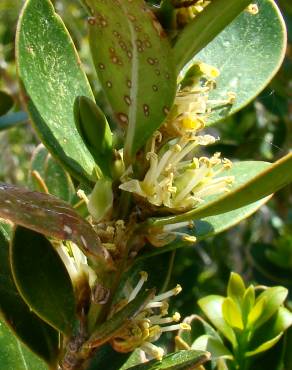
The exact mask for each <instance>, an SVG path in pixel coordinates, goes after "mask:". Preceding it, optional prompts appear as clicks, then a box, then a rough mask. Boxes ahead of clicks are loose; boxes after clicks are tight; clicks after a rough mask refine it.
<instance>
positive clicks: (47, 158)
mask: <svg viewBox="0 0 292 370" xmlns="http://www.w3.org/2000/svg"><path fill="white" fill-rule="evenodd" d="M39 178H40V179H39ZM28 181H29V185H30V188H31V189H32V190H36V191H40V192H44V190H45V189H44V187H43V185H42V182H43V183H44V184H45V186H46V188H47V191H48V192H49V193H50V194H52V195H55V196H56V197H58V198H60V199H63V200H65V201H67V202H69V203H70V202H71V201H72V199H73V197H74V195H75V188H74V185H73V182H72V179H71V177H70V175H69V174H68V173H67V172H66V171H65V170H64V169H63V167H62V166H61V165H60V164H59V163H58V162H56V161H55V159H54V158H53V157H52V156H51V155H50V154H49V153H48V151H47V149H46V148H45V147H44V146H43V145H42V144H40V145H38V146H37V147H36V149H35V150H34V152H33V156H32V159H31V164H30V172H29V178H28Z"/></svg>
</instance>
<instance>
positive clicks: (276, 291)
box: [255, 286, 288, 328]
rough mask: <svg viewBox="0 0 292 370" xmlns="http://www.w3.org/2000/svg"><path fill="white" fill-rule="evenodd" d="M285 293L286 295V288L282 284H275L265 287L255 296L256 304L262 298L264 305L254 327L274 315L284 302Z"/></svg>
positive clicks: (257, 326)
mask: <svg viewBox="0 0 292 370" xmlns="http://www.w3.org/2000/svg"><path fill="white" fill-rule="evenodd" d="M287 295H288V289H286V288H284V287H282V286H276V287H272V288H268V289H266V290H265V291H264V292H263V293H261V294H260V295H259V296H258V297H257V299H256V304H257V303H258V302H260V301H261V300H262V299H264V300H265V305H264V308H263V312H262V314H261V316H260V317H259V319H258V320H257V321H256V323H255V327H256V328H259V327H260V326H261V325H262V324H264V323H265V322H266V321H267V320H268V319H269V318H270V317H271V316H272V315H274V313H275V312H276V311H277V310H278V309H279V308H280V306H281V305H282V304H283V303H284V301H285V299H286V298H287Z"/></svg>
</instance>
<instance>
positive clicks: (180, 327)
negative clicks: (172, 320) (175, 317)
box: [161, 322, 192, 333]
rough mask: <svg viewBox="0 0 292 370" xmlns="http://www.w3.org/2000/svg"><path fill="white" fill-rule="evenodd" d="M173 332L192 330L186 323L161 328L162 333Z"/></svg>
mask: <svg viewBox="0 0 292 370" xmlns="http://www.w3.org/2000/svg"><path fill="white" fill-rule="evenodd" d="M175 330H192V328H191V326H190V325H189V324H186V323H184V322H183V323H181V324H176V325H169V326H163V327H161V331H162V332H164V333H165V332H167V331H175Z"/></svg>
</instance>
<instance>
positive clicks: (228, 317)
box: [222, 297, 243, 330]
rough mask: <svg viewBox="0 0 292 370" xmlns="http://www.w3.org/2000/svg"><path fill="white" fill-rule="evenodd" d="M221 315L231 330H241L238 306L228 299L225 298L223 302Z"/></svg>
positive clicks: (241, 324) (241, 322)
mask: <svg viewBox="0 0 292 370" xmlns="http://www.w3.org/2000/svg"><path fill="white" fill-rule="evenodd" d="M222 314H223V318H224V320H225V321H226V322H227V323H228V325H230V326H231V327H232V328H236V329H240V330H243V321H242V315H241V311H240V309H239V307H238V305H237V304H236V303H235V302H234V301H233V299H231V298H230V297H227V298H225V299H224V301H223V304H222Z"/></svg>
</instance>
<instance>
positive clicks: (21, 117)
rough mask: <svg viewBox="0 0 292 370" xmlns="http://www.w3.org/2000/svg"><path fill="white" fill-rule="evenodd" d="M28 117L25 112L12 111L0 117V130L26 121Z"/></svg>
mask: <svg viewBox="0 0 292 370" xmlns="http://www.w3.org/2000/svg"><path fill="white" fill-rule="evenodd" d="M27 120H28V117H27V114H26V113H25V112H13V113H8V114H5V116H2V117H0V131H2V130H7V129H8V128H11V127H14V126H17V125H19V124H22V123H25V122H27Z"/></svg>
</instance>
